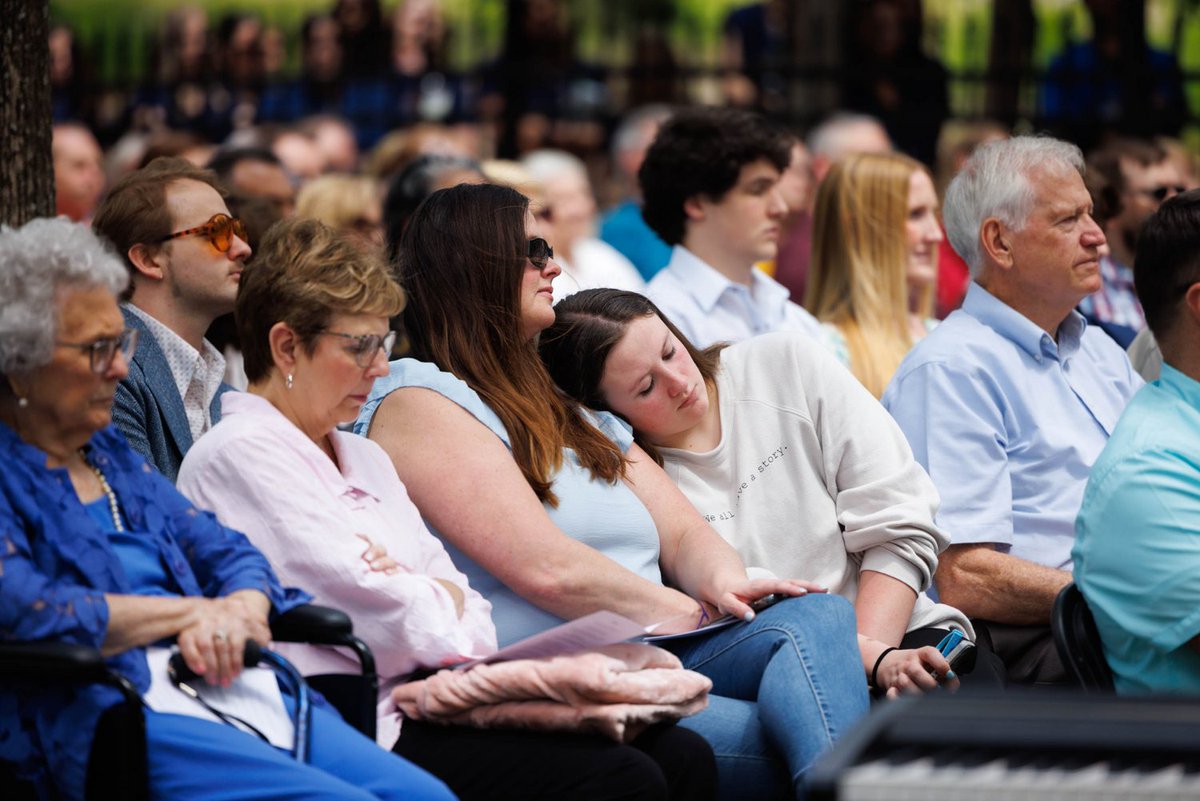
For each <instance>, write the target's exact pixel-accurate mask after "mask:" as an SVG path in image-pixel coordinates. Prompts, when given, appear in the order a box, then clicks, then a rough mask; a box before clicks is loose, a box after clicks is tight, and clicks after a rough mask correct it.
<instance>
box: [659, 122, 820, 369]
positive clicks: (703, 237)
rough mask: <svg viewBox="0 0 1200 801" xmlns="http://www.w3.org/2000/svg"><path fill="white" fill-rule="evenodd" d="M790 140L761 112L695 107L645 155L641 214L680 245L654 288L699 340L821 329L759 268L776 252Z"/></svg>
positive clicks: (682, 326) (690, 334)
mask: <svg viewBox="0 0 1200 801" xmlns="http://www.w3.org/2000/svg"><path fill="white" fill-rule="evenodd" d="M792 142H793V137H792V136H791V135H790V134H788V133H787V132H786V131H784V130H782V129H780V128H777V127H775V126H774V125H772V124H771V123H769V122H767V120H766V119H764V118H763V117H761V116H760V115H758V114H754V113H751V112H746V111H739V110H735V109H721V108H698V109H688V110H685V111H681V112H679V113H678V114H676V115H675V116H673V117H672V118H671V119H670V120H668V121H667V122H666V123H664V124H663V126H662V128H661V129H660V130H659V133H658V136H657V137H656V138H655V140H654V144H652V145H651V146H650V150H649V152H648V153H647V154H646V160H645V161H644V162H643V164H642V168H641V170H640V172H639V173H638V180H639V182H640V183H641V187H642V193H643V196H644V198H645V201H644V205H643V207H642V214H643V216H644V217H645V219H646V223H647V224H648V225H649V226H650V227H651V228H652V229H654V231H655V232H656V233H657V234H658V235H659V236H661V237H662V238H663V240H664V241H665V242H666V243H667V244H668V245H672V246H673V250H672V252H671V261H670V263H669V264H668V265H667V266H666V268H665V269H663V270H662V271H661V272H659V273H658V275H656V276H655V277H654V280H653V281H651V282H650V286H649V289H648V294H649V295H650V297H651V298H652V299H653V300H654V302H655V303H657V304H658V306H659V308H660V309H662V310H663V312H664V313H665V314H666V315H667V316H668V317H669V318H670V319H671V321H672V322H673V323H675V325H677V326H678V327H679V328H680V330H682V331H683V333H684V334H686V335H687V336H688V338H689V339H690V340H691V341H692V342H693V343H694V344H695V345H696V346H697V347H701V348H703V347H707V346H708V345H711V344H712V343H714V342H718V341H729V342H736V341H739V340H743V339H748V338H749V337H752V336H754V335H756V334H762V333H766V332H768V331H803V332H805V333H808V334H813V333H815V332H816V330H817V322H816V320H815V319H813V317H812V315H810V314H809V313H808V312H806V311H805V310H804V309H802V308H800V306H798V305H797V304H795V303H793V302H792V301H791V300H790V299H789V297H788V291H787V289H786V288H785V287H783V286H782V285H781V284H779V283H778V282H776V281H774V280H773V279H771V278H770V277H769V276H768V275H767V274H766V273H764V272H763V271H762V270H759V269H757V268H756V267H755V266H754V265H755V264H756V263H757V262H760V261H764V260H768V259H772V258H774V257H775V252H776V250H777V249H778V244H779V237H780V231H781V222H782V220H783V218H784V216H785V215H786V214H787V205H786V203H785V202H784V199H783V196H782V194H781V193H780V192H779V178H780V175H781V174H782V173H783V171H784V170H785V169H786V168H787V166H788V161H789V159H790V158H791V151H792Z"/></svg>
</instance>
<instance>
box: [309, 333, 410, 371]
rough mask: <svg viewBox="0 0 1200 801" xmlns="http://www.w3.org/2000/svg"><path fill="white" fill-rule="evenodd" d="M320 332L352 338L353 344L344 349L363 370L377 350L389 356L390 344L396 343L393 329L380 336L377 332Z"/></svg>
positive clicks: (371, 360) (373, 357) (373, 359)
mask: <svg viewBox="0 0 1200 801" xmlns="http://www.w3.org/2000/svg"><path fill="white" fill-rule="evenodd" d="M321 333H322V334H325V335H326V336H331V337H341V338H342V339H350V340H353V341H354V343H355V344H353V345H351V346H349V347H348V348H346V350H348V351H349V352H350V353H352V354H354V363H355V364H357V365H358V366H359V367H361V368H362V369H364V370H366V369H367V368H368V367H370V366H371V362H373V361H375V354H376V353H377V352H379V351H380V350H383V353H384V355H385V356H390V355H391V352H392V345H395V344H396V332H395V331H388V332H387V333H386V334H383V335H382V336H381V335H379V334H343V333H342V332H340V331H322V332H321Z"/></svg>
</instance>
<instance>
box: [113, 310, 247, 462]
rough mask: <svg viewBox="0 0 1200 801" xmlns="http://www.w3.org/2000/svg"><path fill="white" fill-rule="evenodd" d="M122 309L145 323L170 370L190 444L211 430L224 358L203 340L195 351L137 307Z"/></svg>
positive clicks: (223, 371)
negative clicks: (212, 409)
mask: <svg viewBox="0 0 1200 801" xmlns="http://www.w3.org/2000/svg"><path fill="white" fill-rule="evenodd" d="M125 307H126V308H127V309H129V311H131V312H133V313H134V314H135V315H137V317H138V319H139V320H141V321H142V322H143V323H145V325H146V328H148V329H149V330H150V333H151V334H152V335H153V336H154V339H155V341H157V342H158V347H159V349H160V350H162V352H163V356H164V357H165V358H166V360H167V366H168V367H170V368H171V378H173V379H174V380H175V387H176V389H178V390H179V397H181V398H183V410H184V411H185V412H186V413H187V419H188V428H189V429H191V432H192V440H193V441H195V440H197V439H199V438H200V435H201V434H203V433H204V432H205V431H207V430H208V429H209V428H211V427H212V415H211V414H210V409H211V407H212V401H213V398H215V397H216V396H217V390H218V389H219V388H220V387H221V381H222V380H224V377H225V357H223V356H222V355H221V353H220V351H218V350H217V349H216V347H214V346H213V344H212V343H211V342H209V341H208V340H207V339H206V340H203V342H204V350H203V351H202V352H201V351H197V350H196V349H195V348H193V347H192V346H191V345H189V344H188V343H187V341H186V340H184V338H183V337H181V336H179V334H176V333H175V332H174V331H172V330H171V329H170V328H168V327H167V326H166V325H164V324H163V323H162V322H160V321H159V320H157V319H155V318H154V317H151V316H150V315H149V314H147V313H146V312H145V311H143V310H141V309H139V308H138V307H137V306H134V305H133V304H131V303H130V304H126V306H125Z"/></svg>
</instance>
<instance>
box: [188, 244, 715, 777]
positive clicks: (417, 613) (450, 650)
mask: <svg viewBox="0 0 1200 801" xmlns="http://www.w3.org/2000/svg"><path fill="white" fill-rule="evenodd" d="M402 306H403V294H402V292H401V290H400V288H399V286H398V285H397V284H396V283H395V282H394V281H393V280H392V279H391V277H390V276H389V275H388V272H387V269H386V267H385V266H384V265H383V263H382V262H381V261H380V260H379V259H378V257H376V256H375V255H373V254H370V253H363V252H361V251H359V250H358V249H356V248H355V247H354V246H353V244H352V243H350V242H348V241H346V240H344V239H342V238H341V237H340V236H339V235H338V234H336V233H335V232H334V231H333V230H332V229H330V228H328V227H326V226H325V225H323V224H321V223H319V222H316V221H314V220H289V221H284V222H282V223H279V224H277V225H276V226H275V227H273V228H272V229H271V230H270V231H269V232H268V234H267V236H266V237H265V238H264V240H263V242H262V244H261V246H260V249H259V254H258V258H257V260H256V261H255V264H254V269H252V270H247V271H246V273H245V274H244V275H243V276H242V283H241V286H240V288H239V291H238V298H237V305H236V316H237V327H238V332H239V335H240V337H241V340H242V344H243V349H244V350H243V352H244V355H245V366H246V374H247V377H248V378H249V379H250V387H249V392H248V393H245V394H242V393H227V394H226V395H225V396H224V398H223V403H222V420H221V422H220V423H219V424H218V425H216V426H214V427H213V429H212V430H211V431H210V432H209V433H207V434H206V435H205V436H204V437H202V438H201V439H200V440H199V441H198V442H197V443H196V444H195V445H194V446H193V447H192V449H191V450H190V451H189V453H188V455H187V458H186V459H185V460H184V463H183V467H182V468H181V470H180V474H179V482H178V486H179V488H180V490H182V491H183V493H184V494H185V495H187V496H188V497H190V498H191V499H192V500H193V501H194V502H196V503H197V504H199V505H201V506H204V507H207V508H210V509H212V510H213V511H215V512H216V513H217V515H218V517H219V518H220V519H221V520H222V522H224V523H225V524H226V525H228V526H230V527H233V528H237V529H240V530H241V531H244V532H245V533H246V535H247V536H248V537H249V538H250V540H251V541H252V542H253V543H254V544H255V545H256V546H258V548H259V549H261V550H262V551H263V553H264V554H266V556H267V557H268V559H270V561H271V563H272V565H273V566H274V567H275V569H276V571H277V572H278V573H279V575H280V577H281V578H282V579H283V580H284V581H285V582H288V583H292V584H297V585H300V586H303V587H305V588H306V589H308V590H309V591H310V592H312V594H313V595H314V596H315V598H316V600H317V601H318V602H319V603H325V604H328V605H331V606H335V607H338V608H341V609H344V610H345V611H347V612H348V613H349V614H350V615H351V617H353V619H354V622H355V633H356V634H358V635H359V636H360V637H362V638H363V639H364V640H366V642H367V643H368V644H369V645H370V646H371V648H372V649H373V650H374V652H375V656H376V660H377V664H378V670H379V674H380V676H381V678H382V679H383V681H382V682H381V688H380V697H379V708H378V721H379V726H378V740H379V743H380V745H383V746H384V747H387V748H392V749H393V750H394V751H395V752H396V753H398V754H400V755H402V756H405V757H406V758H408V759H410V760H411V761H413V762H415V763H417V764H418V765H420V766H422V767H424V768H425V769H426V770H428V771H430V772H431V773H433V774H435V775H436V776H438V777H439V778H441V779H442V780H443V781H445V782H446V783H447V784H449V785H450V787H451V789H453V790H454V791H455V792H456V793H457V794H458V795H459V796H460V797H462V798H464V799H468V798H483V797H487V798H506V797H508V798H558V797H579V798H611V799H617V798H620V799H625V798H646V799H650V798H655V799H660V798H661V799H666V798H693V797H695V798H699V797H704V794H705V792H709V791H710V790H708V789H706V788H704V785H705V784H707V785H708V788H711V786H712V784H713V782H712V776H713V771H714V770H715V769H714V768H713V767H712V756H711V752H710V751H708V749H707V746H706V745H705V744H704V743H703V742H702V741H699V740H698V738H695V737H694V736H693V735H692V734H691V733H690V732H687V731H685V730H683V729H676V728H674V727H668V728H659V729H653V730H651V731H649V732H648V733H647V734H646V735H643V737H642V738H639V740H635V741H634V743H633V746H632V747H631V746H623V745H618V744H615V743H609V742H605V741H601V740H599V739H597V738H591V737H585V736H582V735H579V736H562V735H554V736H551V735H544V734H535V733H528V732H516V731H502V730H474V729H467V728H463V727H447V726H435V725H428V724H420V723H415V722H413V721H408V722H406V723H404V726H403V732H401V725H400V724H401V720H400V715H399V713H398V711H397V709H396V706H395V704H394V702H393V701H392V699H391V690H392V689H393V688H394V687H395V685H396V684H398V683H400V682H402V681H403V680H404V679H405V678H406V677H407V676H408V675H409V674H411V673H412V672H414V671H416V670H419V669H424V668H437V667H440V666H443V665H447V664H451V663H455V662H459V661H463V660H465V659H469V658H473V657H478V656H485V655H487V654H489V653H491V652H493V651H495V649H496V631H495V628H494V626H493V625H492V619H491V606H490V604H489V603H488V602H487V601H486V600H484V599H483V597H482V596H480V595H479V593H477V592H475V591H474V590H473V589H471V587H470V586H469V585H468V583H467V579H466V577H465V576H464V575H463V574H462V573H461V572H459V571H458V570H457V569H456V568H455V566H454V564H453V563H452V562H451V561H450V557H449V556H448V555H447V554H446V551H445V549H444V548H443V547H442V545H441V543H440V542H439V541H438V540H437V539H436V538H435V537H434V536H433V535H431V534H430V533H429V532H428V530H427V529H426V528H425V526H424V523H423V522H422V521H421V517H420V513H419V512H418V511H417V508H416V507H415V506H414V505H413V504H412V502H411V501H410V500H409V497H408V494H407V492H406V491H405V488H404V485H403V484H402V483H401V482H400V480H399V478H397V476H396V472H395V470H394V469H393V467H392V464H391V460H390V459H389V457H388V456H387V455H386V454H385V453H384V452H383V450H382V449H381V448H380V447H379V446H378V445H376V444H375V443H374V442H372V441H370V440H368V439H366V438H363V437H357V436H355V435H353V434H349V433H345V432H341V431H339V430H337V426H338V424H339V423H344V422H347V421H349V420H353V419H354V418H355V416H356V415H357V414H358V411H359V408H360V407H361V406H362V404H363V403H364V402H365V401H366V399H367V395H368V394H369V393H370V391H371V386H372V384H373V383H374V381H375V379H376V378H377V377H379V376H381V375H385V374H386V373H387V371H388V364H387V354H388V351H389V350H390V348H391V345H392V340H393V338H394V334H393V333H392V332H390V331H389V329H388V319H389V318H390V317H392V316H394V315H396V314H398V313H399V311H400V309H401V307H402ZM290 655H291V656H292V657H293V659H294V661H295V662H296V663H297V664H298V665H299V666H300V668H301V670H303V671H304V672H305V673H336V672H351V671H352V670H354V669H356V668H355V666H354V663H353V662H352V660H350V659H349V658H347V657H345V656H343V655H342V654H340V653H338V652H337V651H334V650H332V649H316V648H308V649H305V650H304V651H303V652H297V653H293V654H290ZM467 754H469V755H470V758H469V759H464V756H465V755H467Z"/></svg>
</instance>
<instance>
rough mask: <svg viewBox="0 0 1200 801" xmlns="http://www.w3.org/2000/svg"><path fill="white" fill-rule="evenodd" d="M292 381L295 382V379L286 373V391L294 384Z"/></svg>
mask: <svg viewBox="0 0 1200 801" xmlns="http://www.w3.org/2000/svg"><path fill="white" fill-rule="evenodd" d="M294 381H295V379H294V377H293V376H292V374H291V373H288V374H287V382H286V383H287V388H288V389H291V388H292V384H293V383H294Z"/></svg>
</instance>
